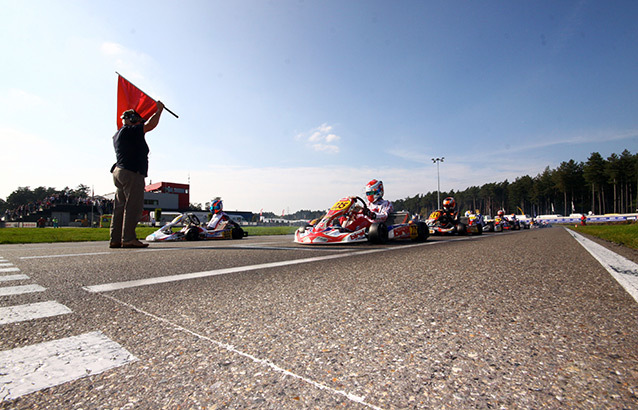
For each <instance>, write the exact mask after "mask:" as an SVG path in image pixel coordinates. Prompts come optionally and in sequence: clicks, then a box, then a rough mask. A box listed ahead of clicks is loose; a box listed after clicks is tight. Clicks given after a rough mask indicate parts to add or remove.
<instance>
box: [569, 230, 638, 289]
mask: <svg viewBox="0 0 638 410" xmlns="http://www.w3.org/2000/svg"><path fill="white" fill-rule="evenodd" d="M565 229H567V232H569V233H570V234H571V235H572V236H573V237H574V239H576V241H577V242H578V243H580V244H581V245H582V246H583V248H585V249H586V250H587V252H589V253H590V254H591V255H592V256H593V257H594V258H595V259H596V260H597V261H598V262H600V264H601V265H602V266H603V267H604V268H605V269H606V270H607V272H609V273H610V274H611V276H612V277H613V278H614V279H616V281H617V282H618V283H619V284H620V285H621V286H622V287H623V288H625V290H626V291H627V293H629V294H630V295H631V297H633V298H634V300H635V301H636V302H638V264H636V263H634V262H632V261H630V260H629V259H626V258H624V257H622V256H620V255H618V254H617V253H615V252H613V251H610V250H609V249H607V248H605V247H604V246H602V245H599V244H597V243H596V242H594V241H592V240H591V239H587V238H585V237H584V236H583V235H581V234H579V233H576V232H574V231H572V230H571V229H568V228H565Z"/></svg>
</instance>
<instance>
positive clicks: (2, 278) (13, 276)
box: [0, 273, 29, 282]
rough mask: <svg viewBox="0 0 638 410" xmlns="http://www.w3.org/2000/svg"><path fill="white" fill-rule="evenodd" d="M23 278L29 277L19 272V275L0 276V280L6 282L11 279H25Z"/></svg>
mask: <svg viewBox="0 0 638 410" xmlns="http://www.w3.org/2000/svg"><path fill="white" fill-rule="evenodd" d="M25 279H29V277H28V276H27V275H25V274H22V273H21V274H19V275H4V276H0V282H8V281H11V280H25Z"/></svg>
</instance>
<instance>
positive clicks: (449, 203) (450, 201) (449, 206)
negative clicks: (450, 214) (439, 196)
mask: <svg viewBox="0 0 638 410" xmlns="http://www.w3.org/2000/svg"><path fill="white" fill-rule="evenodd" d="M454 208H456V201H455V200H454V198H452V197H451V196H448V197H447V198H445V199H444V200H443V209H444V210H446V211H452V210H453V209H454Z"/></svg>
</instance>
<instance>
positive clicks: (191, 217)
mask: <svg viewBox="0 0 638 410" xmlns="http://www.w3.org/2000/svg"><path fill="white" fill-rule="evenodd" d="M186 216H188V219H189V220H190V222H191V223H192V224H195V225H199V224H200V223H201V222H199V218H198V217H197V215H195V214H187V215H186Z"/></svg>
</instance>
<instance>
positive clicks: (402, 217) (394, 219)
mask: <svg viewBox="0 0 638 410" xmlns="http://www.w3.org/2000/svg"><path fill="white" fill-rule="evenodd" d="M409 221H410V213H409V212H406V211H399V212H392V213H390V214H388V219H386V221H385V224H386V225H388V226H391V225H399V224H405V223H408V222H409Z"/></svg>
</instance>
